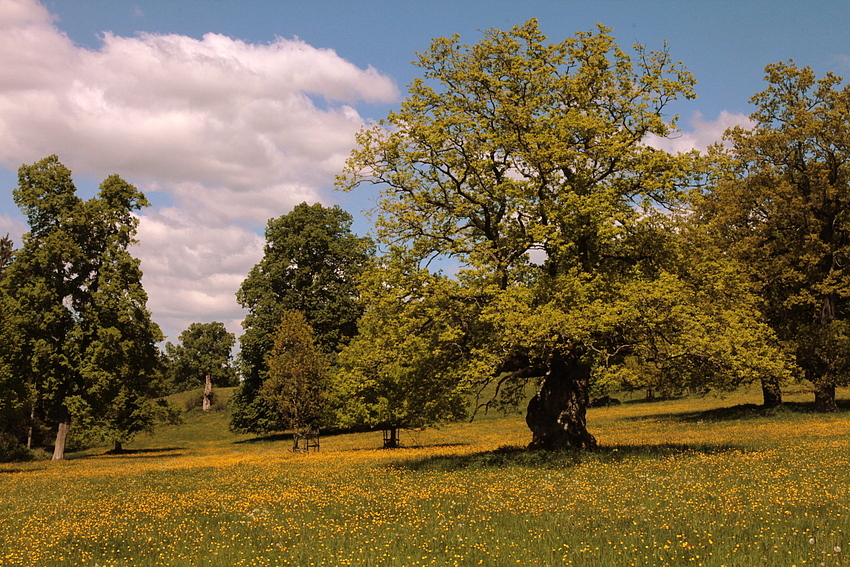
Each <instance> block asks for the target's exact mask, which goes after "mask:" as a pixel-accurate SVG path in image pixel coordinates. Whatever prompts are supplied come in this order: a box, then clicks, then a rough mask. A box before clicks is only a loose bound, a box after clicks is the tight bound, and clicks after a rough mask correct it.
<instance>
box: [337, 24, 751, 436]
mask: <svg viewBox="0 0 850 567" xmlns="http://www.w3.org/2000/svg"><path fill="white" fill-rule="evenodd" d="M609 31H610V30H608V29H607V28H605V27H603V26H599V28H598V29H597V30H596V31H595V32H582V33H578V34H576V36H575V37H572V38H569V39H566V40H564V41H561V42H558V43H548V42H547V40H546V38H545V37H544V36H543V34H542V33H541V32H540V31H539V29H538V27H537V23H536V21H534V20H531V21H529V22H528V23H526V24H524V25H521V26H517V27H514V28H513V29H511V30H510V31H507V32H504V31H498V30H490V31H487V32H485V36H484V38H483V39H482V40H481V41H480V42H479V43H477V44H475V45H472V46H468V45H464V44H462V43H461V42H460V40H459V37H458V36H454V37H452V38H441V39H436V40H434V41H433V43H432V45H431V47H430V48H429V49H428V50H426V51H425V52H423V53H421V54H419V57H418V62H417V64H418V65H419V67H420V68H421V69H422V72H423V78H422V79H417V80H415V81H414V82H413V83H412V84H411V85H410V92H409V95H408V97H407V98H406V99H405V100H404V101H403V103H402V105H401V108H400V110H399V111H397V112H392V113H390V114H389V116H388V118H387V119H386V120H384V121H382V122H381V123H380V124H377V125H375V126H374V127H369V128H365V129H364V130H362V131H361V132H360V133H359V135H358V138H357V141H358V148H357V149H355V150H354V152H353V153H352V155H351V157H350V158H349V160H348V162H347V166H346V168H345V170H344V173H343V174H342V175H341V176H340V177H339V179H338V186H339V187H341V188H342V189H344V190H352V189H354V188H356V187H357V186H358V185H361V184H363V183H373V184H376V185H378V186H379V187H380V190H381V195H382V197H381V200H380V202H379V213H378V219H377V229H378V235H379V237H380V238H381V240H382V241H383V242H384V243H385V245H387V246H396V247H397V252H396V253H395V254H394V255H390V256H387V257H386V259H385V260H386V262H401V263H402V264H403V263H412V264H414V265H417V266H422V265H424V263H427V262H428V261H431V260H432V259H433V258H435V257H443V258H446V257H448V258H451V259H452V260H453V261H455V262H457V263H458V264H459V265H460V269H459V271H458V273H457V274H456V277H454V278H453V279H454V280H455V281H456V285H455V284H448V283H445V282H442V281H440V278H438V280H436V281H434V282H432V283H428V284H427V285H423V284H425V283H426V282H427V278H425V277H419V278H414V279H413V280H411V281H412V283H411V281H408V282H405V281H404V279H403V278H402V279H399V278H391V277H390V274H393V273H394V271H393V270H388V269H386V268H385V267H382V268H381V269H382V270H384V272H385V273H386V274H387V277H386V278H383V280H381V281H379V282H378V284H377V291H376V293H377V294H379V295H380V294H385V295H386V294H391V295H394V296H395V298H396V299H395V301H397V302H398V303H399V305H398V306H396V307H393V308H391V309H389V308H387V303H386V302H374V303H373V304H370V305H369V309H384V310H385V311H384V313H380V312H376V313H374V314H373V315H372V316H371V318H369V317H370V315H369V314H368V313H367V316H366V317H367V319H366V320H367V321H371V322H370V323H369V325H368V326H364V328H363V329H361V336H360V338H358V339H357V341H355V343H354V344H353V345H352V346H356V345H358V344H360V345H363V344H365V342H364V341H366V340H367V339H369V337H367V336H366V334H365V333H369V334H371V335H372V337H371V341H372V342H373V344H379V343H380V344H384V345H387V344H389V346H388V347H382V348H391V349H395V350H394V351H393V352H397V353H398V354H399V355H400V359H396V360H392V359H390V358H391V357H390V358H387V359H384V360H380V359H378V360H375V364H374V366H376V368H374V369H369V368H368V367H366V368H364V367H361V368H359V369H357V368H356V364H355V365H354V366H355V370H356V371H357V372H356V373H355V374H359V376H361V383H362V384H363V387H362V388H360V389H359V390H358V389H357V388H355V389H354V390H355V391H353V392H352V394H351V396H350V398H351V399H356V400H369V399H375V400H379V398H381V397H383V398H387V395H386V394H385V393H384V394H381V393H370V389H374V386H375V384H378V383H380V380H385V381H386V380H389V381H390V382H393V381H395V382H396V383H404V384H408V385H412V384H415V382H416V380H425V381H428V380H431V381H436V382H438V383H439V384H441V386H440V391H441V392H444V393H450V392H451V391H452V390H451V388H450V387H449V385H448V383H446V382H445V381H443V380H440V378H439V377H440V376H446V375H445V374H440V373H441V372H442V371H443V370H445V371H447V372H451V374H453V375H454V376H455V380H456V381H457V380H459V382H456V384H459V385H462V384H464V383H465V384H466V385H467V386H468V387H473V386H477V387H478V388H479V390H480V391H484V390H485V389H487V388H491V389H492V388H493V385H494V384H495V389H496V391H498V392H501V393H502V394H504V395H506V396H507V398H508V399H510V400H513V401H518V400H521V399H524V398H523V391H524V386H525V384H526V383H527V382H528V381H529V380H530V379H535V380H537V379H539V387H538V390H537V393H536V395H534V396H533V397H532V399H531V401H530V402H529V405H528V408H527V414H526V421H527V423H528V425H529V427H530V429H531V431H532V441H531V445H530V446H531V447H532V448H569V447H576V448H593V447H594V446H595V444H596V441H595V439H594V437H593V436H592V435H591V434H590V433H589V432H588V431H587V428H586V422H585V412H586V407H587V403H588V389H589V384H590V380H591V377H592V375H593V374H594V373H595V372H596V371H597V369H599V368H600V367H604V366H606V365H610V364H611V363H612V361H615V360H617V358H618V357H622V355H624V354H625V353H627V352H630V351H631V352H635V349H636V347H637V345H639V344H645V343H646V342H647V341H651V340H653V339H654V338H655V339H658V338H661V340H665V341H666V340H671V341H677V340H680V339H681V338H682V337H684V339H682V340H689V341H690V342H692V343H693V342H694V341H693V340H690V339H694V338H696V335H697V334H698V333H697V332H696V331H695V329H696V328H698V324H697V323H696V321H697V318H696V317H695V316H692V315H693V313H694V309H697V307H696V306H697V304H698V303H699V302H700V298H698V297H695V296H694V294H693V293H691V291H692V290H693V289H694V287H693V286H692V285H691V286H690V287H688V286H687V285H680V284H679V282H680V275H679V274H678V273H676V272H675V270H674V271H672V272H671V271H669V270H668V268H667V266H668V265H669V264H670V260H671V250H672V249H675V248H676V247H675V246H670V245H669V244H670V242H671V241H672V240H674V239H675V236H676V233H675V231H674V230H673V229H672V227H671V224H673V221H672V220H671V215H670V214H669V213H670V211H672V210H674V209H675V208H676V206H677V204H679V202H680V199H681V198H682V196H683V194H682V193H681V192H680V189H681V187H682V184H683V183H684V182H685V181H686V180H687V178H688V175H689V174H691V173H692V170H693V168H694V162H693V160H692V158H691V156H688V155H683V156H671V155H669V154H667V153H665V152H662V151H659V150H655V149H653V148H651V147H649V146H648V145H646V144H645V143H644V140H645V139H646V137H647V136H649V135H656V136H666V135H668V134H670V133H671V132H672V131H673V129H674V122H673V120H672V119H668V118H665V109H666V107H667V106H668V104H669V103H670V102H671V101H672V100H674V99H676V98H677V97H692V96H694V95H693V90H692V87H693V84H694V81H693V78H692V77H691V75H690V74H689V73H688V72H687V71H685V70H684V69H683V68H682V67H681V65H680V64H678V63H676V62H675V61H674V60H673V59H672V58H671V57H670V55H669V53H668V52H667V50H666V48H664V49H662V50H660V51H648V50H646V49H644V48H643V47H642V46H639V45H638V46H635V48H634V53H635V54H634V55H633V56H630V55H628V54H627V53H626V52H625V51H623V50H621V49H620V48H619V47H618V46H617V45H616V44H615V42H614V39H613V37H612V36H611V35H610V34H609ZM674 264H675V262H674ZM405 269H406V268H402V271H404V270H405ZM441 278H444V276H442V277H441ZM399 286H401V289H399V288H398V287H399ZM664 289H670V290H676V291H675V293H676V295H677V297H681V298H683V299H686V300H688V301H689V302H690V304H691V305H692V309H690V310H689V309H681V310H678V311H675V312H673V314H672V315H670V314H669V313H668V311H665V310H664V309H662V306H665V305H667V306H669V302H668V296H667V295H665V293H664ZM434 293H441V294H442V295H443V298H442V299H441V300H439V301H437V300H435V299H434V298H433V297H431V295H432V294H434ZM641 302H643V303H641ZM647 304H649V305H650V306H654V307H653V309H654V310H653V309H650V308H649V307H647ZM728 304H729V302H728V301H727V303H726V305H728ZM437 305H440V306H441V308H442V311H443V312H440V311H439V310H433V307H435V306H437ZM446 310H451V311H452V312H453V313H454V317H450V316H448V315H446V314H445V311H446ZM399 313H404V314H415V315H416V320H415V321H410V322H407V323H400V322H399V321H398V320H397V319H395V318H394V317H397V315H396V314H399ZM648 313H655V314H656V315H653V316H651V317H650V316H648V315H647V314H648ZM672 316H677V317H678V319H677V320H675V321H671V320H670V318H671V317H672ZM381 320H385V321H387V323H386V324H381V323H380V321H381ZM662 323H663V325H662ZM745 326H746V325H745ZM441 327H442V330H441ZM717 327H720V326H719V325H718V326H717ZM664 329H668V330H672V331H679V330H689V331H690V332H688V333H674V334H673V335H671V336H669V337H668V336H667V335H666V333H663V332H662V331H663V330H664ZM411 336H417V337H419V338H420V339H422V338H427V339H428V340H424V341H420V342H422V343H425V344H420V345H417V344H415V341H414V340H413V339H411V338H410V337H411ZM428 337H430V338H428ZM717 340H718V341H720V339H717ZM730 341H731V338H730V339H729V340H726V341H720V342H722V343H725V344H727V345H729V344H731V343H730ZM698 342H699V344H701V345H702V346H706V344H707V342H706V341H698ZM699 344H697V345H695V347H694V348H693V349H690V350H687V349H685V350H686V351H687V352H689V353H691V354H695V355H696V356H695V357H694V359H702V360H705V359H706V358H711V356H714V355H711V353H700V352H698V348H699ZM727 350H728V349H727ZM670 351H672V349H660V348H655V349H652V348H646V349H644V350H642V351H641V352H639V353H638V354H639V355H641V356H643V357H644V358H646V357H648V356H650V355H652V354H654V353H658V352H662V353H663V352H670ZM716 351H717V349H715V353H716ZM683 355H684V353H679V354H677V355H676V356H679V357H681V356H683ZM361 358H362V357H361ZM373 359H374V357H372V358H365V359H364V360H368V361H369V362H368V363H367V365H368V364H372V362H373ZM714 359H715V360H716V359H717V356H714ZM348 360H355V361H356V357H350V358H348ZM449 360H451V361H452V362H451V364H449ZM367 365H364V366H367ZM408 375H409V376H410V377H407V376H408ZM448 399H452V398H451V396H449V398H448ZM379 401H380V400H379ZM358 403H360V402H358ZM360 405H361V406H362V405H363V404H362V403H360ZM371 406H372V407H373V408H374V407H377V406H376V405H375V404H371ZM355 409H356V408H355Z"/></svg>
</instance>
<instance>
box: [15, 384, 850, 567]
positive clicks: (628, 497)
mask: <svg viewBox="0 0 850 567" xmlns="http://www.w3.org/2000/svg"><path fill="white" fill-rule="evenodd" d="M810 398H811V395H805V396H803V395H796V396H795V395H787V396H786V400H787V401H789V402H791V403H790V404H788V406H789V407H786V408H783V409H780V410H775V411H770V412H765V411H763V410H761V409H760V408H758V407H756V406H754V405H746V404H757V403H759V393H758V392H757V391H755V390H752V391H746V392H740V393H736V394H734V395H730V396H727V397H725V398H718V397H714V396H705V397H692V398H682V399H676V400H668V401H659V402H643V401H632V402H627V403H624V404H622V405H620V406H613V407H610V408H599V409H592V410H591V411H590V412H589V424H590V428H591V430H592V432H593V433H594V434H595V435H596V436H597V439H598V440H599V442H600V444H601V446H602V448H601V449H600V450H599V451H598V452H596V453H593V454H578V453H555V454H542V453H541V454H538V453H526V452H524V451H522V450H521V447H522V446H523V445H524V444H525V443H527V442H528V440H529V433H528V430H527V429H526V427H525V423H524V421H523V418H522V416H507V417H505V416H486V417H484V418H482V419H478V420H476V421H475V422H473V423H471V424H469V423H465V424H455V425H450V426H446V427H443V428H440V429H431V430H425V431H420V432H402V437H401V441H402V443H404V444H405V445H406V447H405V448H402V449H397V450H383V449H380V448H379V447H380V445H381V442H382V437H381V433H380V432H374V433H360V434H346V435H337V436H325V437H323V438H322V449H321V451H319V452H311V453H309V454H295V453H292V452H291V451H290V447H291V440H290V439H289V438H288V437H287V438H282V437H281V438H266V439H254V438H252V437H251V436H244V435H235V434H232V433H230V432H228V431H227V415H226V412H218V413H211V414H202V413H200V412H197V411H193V412H190V413H188V414H186V416H185V422H184V424H182V425H178V426H170V427H165V428H162V429H161V430H159V431H158V432H157V433H156V434H155V435H153V436H141V437H139V438H138V439H137V440H136V441H135V442H133V443H131V444H129V445H127V446H126V448H127V449H129V450H130V452H128V453H126V454H122V455H109V454H104V453H105V451H106V448H100V449H96V450H90V451H87V452H85V453H77V454H73V455H71V458H70V459H69V460H67V461H65V462H61V463H50V462H32V463H22V464H3V465H0V566H2V567H9V566H44V567H52V566H72V565H80V566H90V567H94V566H100V567H105V566H137V565H138V566H156V565H173V566H227V567H230V566H266V565H268V566H274V565H294V566H300V567H302V566H303V567H307V566H312V565H329V566H336V565H387V566H390V565H461V566H466V565H493V566H501V565H575V566H581V567H585V566H614V567H620V566H630V565H646V566H650V565H652V566H663V565H705V566H709V565H711V566H724V565H725V566H729V567H732V566H747V567H756V566H758V567H763V566H792V565H797V566H802V565H850V560H848V556H850V540H849V539H848V536H850V410H848V409H847V408H850V405H848V403H847V402H844V403H843V404H842V407H843V408H845V410H844V411H842V412H840V413H837V414H832V415H818V414H812V413H808V412H807V411H806V406H805V405H803V404H798V403H794V402H800V401H803V400H809V399H810ZM840 398H842V400H847V399H848V398H850V392H847V391H844V392H841V393H840Z"/></svg>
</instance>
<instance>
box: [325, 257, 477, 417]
mask: <svg viewBox="0 0 850 567" xmlns="http://www.w3.org/2000/svg"><path fill="white" fill-rule="evenodd" d="M364 280H365V281H364V284H363V301H364V303H365V304H366V305H367V306H368V307H367V309H366V313H365V314H364V315H363V317H362V318H361V319H360V322H359V325H358V328H359V334H358V335H357V336H356V337H354V339H353V340H352V341H351V343H349V345H348V346H347V347H346V348H345V349H343V351H342V352H341V353H340V356H339V359H338V367H337V368H336V369H335V372H334V375H333V388H332V391H333V405H334V407H335V408H336V413H337V417H336V419H337V421H338V423H339V424H340V425H341V426H343V427H352V426H364V425H365V426H368V427H370V428H381V429H394V428H416V427H424V426H427V425H434V424H438V423H445V422H449V421H456V420H458V419H463V418H464V417H466V416H467V410H468V408H467V404H468V398H469V387H468V384H465V383H463V382H462V381H460V382H459V381H458V378H457V375H458V373H459V372H460V371H461V370H462V366H461V365H462V363H463V361H464V354H466V353H468V347H465V346H464V345H463V344H462V343H463V341H464V340H465V339H464V337H463V333H462V332H461V331H459V330H458V329H459V328H460V326H461V325H462V324H463V319H464V317H465V318H466V320H467V321H471V320H472V317H471V316H470V314H471V313H470V312H474V310H475V305H474V303H469V304H467V306H466V307H467V308H466V309H464V305H463V301H464V298H463V297H462V296H461V295H460V294H462V293H463V290H462V289H461V288H460V287H459V286H458V284H457V282H454V281H452V280H450V279H448V278H445V277H442V276H437V275H433V274H429V273H428V272H427V271H426V270H420V269H417V268H416V267H415V266H410V265H408V266H405V267H404V268H402V267H401V266H400V265H399V264H397V263H395V262H392V263H388V264H386V265H384V266H381V267H380V268H378V267H376V268H375V269H373V270H370V271H369V272H367V274H365V276H364Z"/></svg>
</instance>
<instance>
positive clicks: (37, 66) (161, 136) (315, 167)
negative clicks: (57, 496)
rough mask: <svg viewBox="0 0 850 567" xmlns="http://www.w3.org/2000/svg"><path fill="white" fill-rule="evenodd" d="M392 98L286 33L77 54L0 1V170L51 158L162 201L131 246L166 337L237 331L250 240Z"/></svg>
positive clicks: (26, 12)
mask: <svg viewBox="0 0 850 567" xmlns="http://www.w3.org/2000/svg"><path fill="white" fill-rule="evenodd" d="M397 97H398V91H397V88H396V86H395V83H394V82H393V81H392V80H391V79H390V78H389V77H387V76H384V75H382V74H381V73H379V72H378V71H377V70H375V69H373V68H371V67H370V68H367V69H361V68H358V67H357V66H355V65H353V64H351V63H349V62H348V61H346V60H344V59H343V58H341V57H339V55H337V54H336V53H335V52H334V51H333V50H330V49H319V48H315V47H312V46H310V45H308V44H306V43H304V42H303V41H300V40H298V39H282V38H278V39H277V40H275V41H274V42H271V43H268V44H253V43H247V42H244V41H240V40H237V39H233V38H230V37H227V36H224V35H219V34H207V35H205V36H203V38H201V39H196V38H191V37H186V36H181V35H155V34H138V35H136V36H134V37H119V36H116V35H113V34H110V33H105V34H104V35H103V36H102V45H101V46H100V47H99V48H98V49H94V50H92V49H85V48H83V47H80V46H77V45H75V44H74V43H73V42H72V41H71V40H70V39H69V38H68V37H67V36H66V35H65V34H63V33H62V32H61V30H59V29H58V28H57V27H56V23H55V18H54V17H53V16H52V15H51V14H50V13H49V11H48V10H47V9H46V8H45V7H44V6H42V5H41V4H38V3H37V2H36V1H35V0H0V140H3V143H2V144H0V163H2V164H5V166H6V167H8V168H9V169H12V170H14V169H16V168H17V167H18V166H19V165H20V164H21V163H32V162H34V161H36V160H39V159H41V158H42V157H45V156H47V155H51V154H57V155H58V156H59V158H60V160H62V162H63V163H65V164H66V165H68V166H69V167H70V168H71V169H72V170H73V171H74V172H75V173H76V174H83V175H86V176H89V177H95V178H101V179H102V178H105V177H106V176H107V175H109V174H111V173H118V174H120V175H121V176H122V177H124V178H125V179H127V180H128V181H130V182H131V183H134V184H135V185H137V186H138V187H139V188H140V189H142V190H143V191H145V192H153V191H160V192H164V193H167V194H168V195H169V197H170V200H171V202H172V205H169V206H168V207H161V208H159V209H157V210H146V211H143V212H142V214H141V216H140V219H141V224H140V230H139V236H138V238H139V241H140V243H139V245H138V246H137V247H136V248H135V251H136V253H137V254H138V256H139V257H140V258H141V259H142V267H143V269H144V271H145V279H144V285H145V288H146V289H147V291H148V294H149V296H150V306H151V308H152V311H153V313H154V318H155V320H157V321H158V322H159V323H160V324H161V325H162V326H163V327H164V329H165V330H166V332H167V333H168V334H169V335H171V336H172V338H176V334H177V333H179V331H180V330H182V329H183V328H185V327H186V326H187V325H188V324H189V323H191V322H193V321H209V320H225V321H226V322H228V326H229V327H230V328H231V330H234V331H236V330H238V325H236V322H237V321H238V320H239V319H240V318H241V312H240V311H239V309H238V306H237V305H236V302H235V299H234V292H235V291H236V289H237V288H238V285H239V283H240V282H241V280H242V278H244V277H245V275H246V274H247V272H248V270H249V269H250V267H251V266H252V265H253V264H254V263H256V262H257V261H258V260H259V258H260V256H261V254H262V238H261V237H259V236H257V234H256V230H257V229H258V228H260V227H262V226H263V225H264V224H265V221H266V220H267V219H268V218H270V217H274V216H279V215H281V214H284V213H286V212H287V211H288V210H290V209H291V208H292V206H293V205H295V204H297V203H300V202H302V201H309V202H315V201H318V200H321V191H322V190H323V189H325V188H327V187H328V186H330V185H331V183H332V181H333V176H334V175H335V174H336V173H337V172H338V171H340V169H341V167H342V164H343V162H344V160H345V158H346V156H347V155H348V154H349V152H350V150H351V148H352V147H353V145H354V133H355V132H356V131H357V130H358V129H359V128H360V126H361V125H362V124H363V123H364V119H363V118H362V117H361V115H360V113H359V112H358V111H357V110H356V106H357V105H358V104H360V103H387V102H391V101H394V100H396V99H397ZM2 224H3V225H5V226H8V227H9V228H10V229H12V230H13V231H14V230H15V229H16V228H19V227H18V226H15V221H14V220H13V217H8V218H6V217H4V218H2Z"/></svg>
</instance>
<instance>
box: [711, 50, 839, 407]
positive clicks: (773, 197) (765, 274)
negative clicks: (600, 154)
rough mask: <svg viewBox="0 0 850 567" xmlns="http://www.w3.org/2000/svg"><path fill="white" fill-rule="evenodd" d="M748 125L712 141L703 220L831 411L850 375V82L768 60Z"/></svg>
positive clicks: (753, 99) (822, 405) (789, 64)
mask: <svg viewBox="0 0 850 567" xmlns="http://www.w3.org/2000/svg"><path fill="white" fill-rule="evenodd" d="M765 80H766V81H767V83H768V86H767V88H766V89H765V90H764V91H762V92H760V93H758V94H756V95H755V96H753V98H752V99H751V102H752V103H753V104H755V105H756V106H757V110H756V112H754V113H753V114H752V115H751V116H750V118H751V120H753V121H754V122H755V125H754V127H753V128H752V129H750V130H745V129H743V128H740V127H739V128H734V129H732V130H730V131H729V132H727V138H728V140H729V142H730V143H731V147H730V148H723V147H718V148H715V151H714V155H713V157H714V158H715V160H714V161H715V177H714V179H713V184H712V187H711V191H710V192H709V193H708V194H707V195H706V196H705V198H704V201H703V203H702V209H701V213H702V219H703V220H704V222H706V223H707V224H709V225H711V226H712V227H713V228H714V230H715V231H716V234H717V237H718V239H720V240H721V241H722V242H723V245H724V246H725V247H726V248H727V249H728V250H729V251H730V253H731V254H732V255H733V256H734V257H736V258H737V259H738V260H739V262H740V263H741V264H742V265H743V266H745V268H746V269H747V271H748V273H749V275H750V277H751V278H752V279H753V280H754V281H755V282H756V284H757V286H758V291H759V294H760V295H761V297H762V298H763V300H764V303H763V312H764V314H765V316H766V318H767V320H768V322H769V323H770V325H771V327H772V328H773V329H774V330H775V331H776V334H777V335H778V336H779V338H780V339H781V340H782V341H783V342H784V343H785V344H786V345H787V348H788V350H789V351H791V352H793V353H794V355H795V358H796V362H797V364H798V365H799V367H800V369H801V374H802V377H805V378H807V379H808V380H810V381H811V382H813V383H814V384H815V386H816V397H817V399H818V400H819V403H820V404H821V407H822V409H824V410H834V409H835V403H834V387H835V385H836V384H840V383H846V381H847V379H848V376H850V359H848V358H847V356H846V353H847V352H850V336H849V335H848V333H847V330H846V325H847V319H848V313H850V312H848V306H850V303H848V298H850V273H848V271H847V270H848V268H847V266H848V260H850V215H848V213H850V191H848V185H849V184H850V149H848V148H850V126H848V124H850V87H846V86H845V87H843V88H841V87H840V86H839V85H840V83H841V78H840V77H837V76H835V75H832V74H831V73H828V74H827V75H826V76H825V77H824V78H822V79H816V78H815V75H814V73H813V72H812V70H811V69H809V68H808V67H805V68H802V69H800V68H797V67H796V66H795V65H794V63H793V61H789V62H783V63H777V64H772V65H768V66H767V67H766V69H765Z"/></svg>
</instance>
